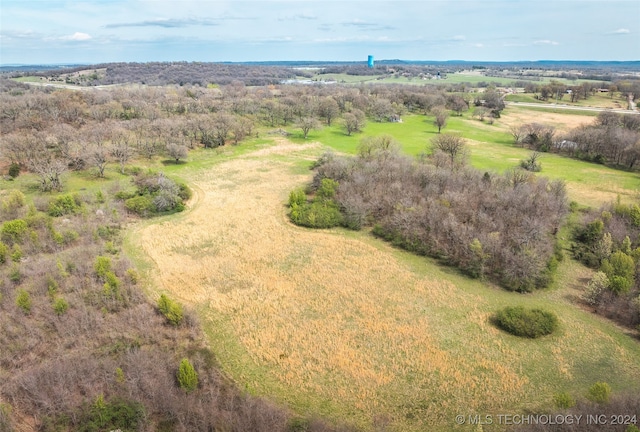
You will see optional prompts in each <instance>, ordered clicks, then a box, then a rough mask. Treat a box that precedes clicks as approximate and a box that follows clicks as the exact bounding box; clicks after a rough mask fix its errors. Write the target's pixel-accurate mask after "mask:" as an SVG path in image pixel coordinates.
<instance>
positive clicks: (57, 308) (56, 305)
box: [53, 297, 69, 316]
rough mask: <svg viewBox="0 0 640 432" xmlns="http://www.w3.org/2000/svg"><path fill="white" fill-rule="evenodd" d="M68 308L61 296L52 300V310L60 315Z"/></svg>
mask: <svg viewBox="0 0 640 432" xmlns="http://www.w3.org/2000/svg"><path fill="white" fill-rule="evenodd" d="M67 309H69V303H67V301H66V300H65V299H63V298H62V297H58V298H57V299H55V300H54V301H53V311H54V312H55V314H56V315H58V316H61V315H64V314H65V313H66V312H67Z"/></svg>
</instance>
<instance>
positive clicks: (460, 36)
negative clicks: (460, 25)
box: [451, 35, 467, 41]
mask: <svg viewBox="0 0 640 432" xmlns="http://www.w3.org/2000/svg"><path fill="white" fill-rule="evenodd" d="M451 40H452V41H465V40H467V37H466V36H464V35H455V36H453V37H452V38H451Z"/></svg>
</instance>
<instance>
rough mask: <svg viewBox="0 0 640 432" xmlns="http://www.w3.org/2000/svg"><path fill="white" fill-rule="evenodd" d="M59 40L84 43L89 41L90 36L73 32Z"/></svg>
mask: <svg viewBox="0 0 640 432" xmlns="http://www.w3.org/2000/svg"><path fill="white" fill-rule="evenodd" d="M60 39H62V40H72V41H86V40H89V39H91V35H89V34H87V33H81V32H75V33H74V34H72V35H70V36H63V37H61V38H60Z"/></svg>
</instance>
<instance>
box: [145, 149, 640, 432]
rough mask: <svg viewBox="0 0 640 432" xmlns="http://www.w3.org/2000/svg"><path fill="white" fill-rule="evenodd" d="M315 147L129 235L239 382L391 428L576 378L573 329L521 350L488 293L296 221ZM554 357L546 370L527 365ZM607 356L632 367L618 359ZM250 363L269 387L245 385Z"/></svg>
mask: <svg viewBox="0 0 640 432" xmlns="http://www.w3.org/2000/svg"><path fill="white" fill-rule="evenodd" d="M310 150H311V151H312V152H318V151H319V150H318V148H317V145H316V144H312V145H296V144H290V143H286V142H285V141H284V140H280V141H279V144H278V145H276V146H274V147H271V148H267V149H263V150H260V151H257V152H254V153H251V154H248V155H246V156H242V157H239V158H237V159H234V160H231V161H229V162H224V163H221V164H218V165H215V166H213V167H211V168H210V169H208V170H206V171H202V172H198V173H197V174H195V175H194V176H193V178H192V179H188V180H192V184H193V185H194V188H195V190H196V192H197V195H196V198H195V199H194V202H193V203H192V206H191V208H190V209H189V210H188V211H187V212H186V213H184V214H183V215H180V216H179V217H175V218H172V219H169V220H166V221H164V222H161V223H157V224H148V225H145V226H142V227H140V228H139V230H138V231H137V232H136V234H135V235H136V238H137V242H138V243H139V244H140V245H141V248H142V249H143V251H144V253H145V254H146V255H147V256H148V257H149V258H150V259H151V260H152V261H153V263H154V266H153V267H154V270H153V271H154V273H153V278H154V282H155V284H156V286H157V287H159V290H161V291H163V292H168V293H170V295H171V296H172V297H174V298H176V299H178V300H180V301H181V302H183V303H186V304H190V305H195V306H199V307H202V306H203V305H204V306H205V309H206V312H205V313H204V316H206V315H207V314H212V315H215V316H219V317H223V318H224V319H223V320H216V323H217V324H220V323H221V322H226V323H228V328H226V329H222V330H224V331H226V332H231V333H232V334H233V335H234V338H236V340H237V341H238V342H239V344H240V345H241V346H242V351H243V353H244V354H243V355H242V358H233V359H229V358H225V355H226V354H225V352H224V351H225V350H224V348H223V347H218V351H219V356H220V358H221V362H222V364H223V367H225V369H227V370H228V371H229V372H230V373H231V374H232V375H233V376H234V377H235V378H236V379H238V380H239V381H243V380H249V381H248V382H242V384H243V385H244V386H246V387H247V388H249V389H250V390H251V391H253V392H256V393H259V394H272V393H274V392H275V393H278V392H277V391H275V390H274V388H273V387H272V386H270V384H268V382H271V381H275V382H278V383H279V384H278V388H283V389H285V390H284V392H281V393H280V394H275V395H274V397H276V398H278V399H280V400H287V401H288V402H290V403H291V404H292V405H293V406H294V408H301V407H306V408H308V409H310V410H311V411H314V412H320V413H322V414H325V415H326V414H329V415H333V416H335V417H340V418H342V419H347V420H349V421H353V422H355V423H357V424H359V425H361V426H364V427H368V426H370V419H371V418H374V417H376V416H379V415H383V416H385V417H387V418H389V419H390V420H391V423H392V425H394V428H395V429H396V430H407V429H415V430H423V428H424V427H427V426H428V427H429V428H430V429H431V430H448V429H450V428H451V427H453V416H454V415H455V413H457V412H462V413H489V412H503V411H504V410H505V409H506V408H508V407H509V408H511V409H515V408H514V407H517V408H522V407H524V406H527V403H528V402H526V401H531V400H532V399H535V397H534V396H532V395H534V394H535V393H536V392H538V391H543V390H541V386H543V385H545V384H539V383H534V382H532V380H531V379H530V378H529V377H528V375H527V373H523V368H524V369H527V368H533V370H534V372H533V373H532V374H533V375H535V374H537V373H547V374H548V375H549V377H550V379H553V377H556V376H557V377H565V378H567V379H571V378H572V374H573V373H575V367H574V366H575V365H572V364H571V358H570V356H571V350H572V349H575V347H573V345H572V344H574V343H575V341H574V340H573V339H572V337H573V334H572V331H567V332H565V333H566V334H565V335H562V336H559V337H558V338H557V339H556V340H555V342H554V345H552V346H551V347H550V348H549V347H545V348H543V349H542V350H539V351H536V350H535V349H534V351H533V352H532V353H531V355H529V354H525V353H524V352H523V347H524V346H525V345H522V344H523V343H522V342H520V341H518V342H516V344H515V345H514V344H512V343H508V342H507V341H508V340H510V339H508V338H509V337H508V336H507V337H505V335H504V334H502V333H501V332H499V331H498V330H496V329H495V328H494V327H493V326H491V325H490V324H489V323H488V317H489V314H490V311H491V310H492V307H493V305H492V303H491V302H492V300H491V298H489V297H487V296H483V295H480V294H478V293H475V292H473V291H469V290H461V289H459V288H457V287H456V286H455V285H454V284H453V283H452V282H451V281H449V280H446V279H445V278H443V277H442V274H440V273H439V274H429V273H427V274H426V275H420V274H418V273H417V272H416V271H414V269H412V268H411V267H410V266H409V264H407V263H406V261H403V260H399V259H398V258H397V252H396V251H394V250H393V249H391V248H390V247H388V246H387V245H385V244H382V243H380V242H377V241H373V240H363V237H362V236H360V235H353V234H351V233H348V232H345V231H342V230H328V231H321V230H308V229H303V228H299V227H296V226H294V225H292V224H291V223H290V222H289V221H288V219H287V216H286V208H285V203H286V201H287V197H288V193H289V191H290V190H292V189H293V188H294V187H296V186H298V185H301V184H304V183H305V182H306V181H308V180H309V176H310V174H307V175H294V174H292V170H291V166H292V161H293V160H294V159H295V158H298V159H300V158H307V157H308V155H309V153H308V152H309V151H310ZM274 155H276V156H278V157H274ZM283 156H284V158H283ZM287 157H288V158H289V159H287ZM478 285H479V284H478ZM491 290H492V288H490V289H489V292H491ZM496 293H497V295H499V296H502V295H514V294H508V293H507V294H505V293H503V292H502V291H499V290H496ZM573 325H574V326H575V327H576V328H577V329H578V331H580V332H584V331H585V330H584V329H582V328H581V327H580V325H579V324H573ZM211 331H212V332H216V331H218V330H216V329H215V328H213V329H211ZM214 350H216V348H214ZM549 355H553V356H554V358H555V361H554V362H553V363H548V364H544V365H541V366H538V365H537V364H536V361H540V359H543V360H544V361H546V360H545V359H546V358H547V357H548V356H549ZM611 355H613V356H614V357H616V359H615V360H616V361H619V362H620V364H622V363H624V364H625V367H628V363H629V362H631V363H633V360H632V359H631V360H630V359H628V358H627V357H628V353H627V352H626V351H624V350H623V352H621V353H616V354H614V353H612V354H611ZM625 356H626V357H625ZM618 357H620V358H618ZM225 362H227V363H234V364H233V365H231V366H229V365H228V364H225ZM255 367H258V368H259V369H260V370H263V371H266V372H265V374H266V377H265V379H259V378H258V379H257V378H255V377H253V378H247V377H245V376H244V372H243V368H255ZM536 368H542V369H544V370H542V371H539V370H538V369H536ZM548 369H549V370H548ZM629 371H631V372H629ZM621 373H623V374H627V373H632V374H633V373H635V374H636V376H638V377H640V375H639V372H638V370H637V368H636V369H635V370H634V369H633V368H631V369H629V370H627V369H624V370H623V371H621ZM546 392H547V394H545V395H543V396H538V400H537V401H536V402H539V400H540V398H543V397H546V396H548V392H549V389H548V388H547V389H546ZM285 393H286V394H285ZM301 401H304V402H301ZM327 407H330V408H327ZM306 408H304V409H306ZM500 410H502V411H500ZM327 411H329V412H327Z"/></svg>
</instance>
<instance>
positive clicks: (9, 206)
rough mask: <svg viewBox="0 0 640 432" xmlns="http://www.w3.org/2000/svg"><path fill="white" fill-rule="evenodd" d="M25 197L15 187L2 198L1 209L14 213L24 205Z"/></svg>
mask: <svg viewBox="0 0 640 432" xmlns="http://www.w3.org/2000/svg"><path fill="white" fill-rule="evenodd" d="M25 204H26V199H25V197H24V194H23V193H22V192H20V191H19V190H17V189H13V190H12V191H11V192H9V195H8V196H7V197H6V198H5V199H3V200H2V211H3V212H5V213H7V214H15V212H17V211H18V210H19V209H20V208H22V207H24V206H25Z"/></svg>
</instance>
